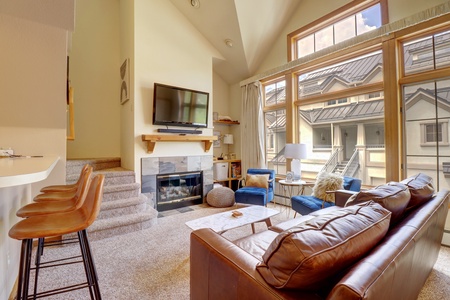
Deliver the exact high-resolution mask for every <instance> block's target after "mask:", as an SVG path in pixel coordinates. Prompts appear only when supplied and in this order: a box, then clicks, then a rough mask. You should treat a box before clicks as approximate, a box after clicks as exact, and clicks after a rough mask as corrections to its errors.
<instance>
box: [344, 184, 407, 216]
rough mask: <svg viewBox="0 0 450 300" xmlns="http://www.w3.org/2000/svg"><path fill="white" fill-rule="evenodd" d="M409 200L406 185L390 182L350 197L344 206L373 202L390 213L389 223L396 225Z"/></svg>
mask: <svg viewBox="0 0 450 300" xmlns="http://www.w3.org/2000/svg"><path fill="white" fill-rule="evenodd" d="M410 198H411V193H410V192H409V189H408V187H407V186H406V185H404V184H403V183H399V182H394V181H392V182H389V183H386V184H383V185H379V186H377V187H375V188H373V189H370V190H364V191H360V192H358V193H356V194H354V195H352V196H351V197H350V198H349V199H348V200H347V203H346V204H345V206H346V207H347V206H350V205H355V204H358V203H362V202H366V201H370V200H373V201H375V202H377V203H379V204H380V205H381V206H383V207H384V208H386V209H387V210H389V211H390V212H392V217H391V222H392V224H396V223H397V222H398V221H399V220H400V219H401V218H402V216H403V213H404V211H405V210H406V207H407V205H408V203H409V200H410Z"/></svg>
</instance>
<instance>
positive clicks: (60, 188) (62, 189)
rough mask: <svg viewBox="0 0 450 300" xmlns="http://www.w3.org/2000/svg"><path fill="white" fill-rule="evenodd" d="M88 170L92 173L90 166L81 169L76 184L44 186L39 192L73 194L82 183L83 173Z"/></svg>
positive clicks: (86, 165)
mask: <svg viewBox="0 0 450 300" xmlns="http://www.w3.org/2000/svg"><path fill="white" fill-rule="evenodd" d="M88 169H90V170H91V171H92V166H90V165H89V164H85V165H84V166H83V168H82V169H81V172H80V176H79V178H78V180H77V182H75V183H73V184H60V185H49V186H45V187H43V188H42V189H41V190H40V192H41V193H55V192H56V193H67V192H69V193H71V192H75V191H76V189H77V187H78V185H80V184H81V183H82V177H83V176H84V173H85V172H87V171H88Z"/></svg>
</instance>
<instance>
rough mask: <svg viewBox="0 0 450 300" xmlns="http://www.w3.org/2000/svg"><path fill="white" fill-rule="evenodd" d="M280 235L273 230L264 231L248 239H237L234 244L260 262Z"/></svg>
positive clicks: (247, 237)
mask: <svg viewBox="0 0 450 300" xmlns="http://www.w3.org/2000/svg"><path fill="white" fill-rule="evenodd" d="M277 235H278V233H277V232H275V231H272V230H264V231H261V232H257V233H255V234H251V235H248V236H246V237H243V238H240V239H237V240H235V241H234V242H233V244H235V245H236V246H238V247H240V248H242V249H244V250H245V252H248V253H250V254H251V255H253V256H254V257H256V258H257V259H259V260H262V256H263V255H264V253H265V252H266V250H267V248H269V246H270V244H271V243H272V242H273V240H274V239H275V238H276V237H277Z"/></svg>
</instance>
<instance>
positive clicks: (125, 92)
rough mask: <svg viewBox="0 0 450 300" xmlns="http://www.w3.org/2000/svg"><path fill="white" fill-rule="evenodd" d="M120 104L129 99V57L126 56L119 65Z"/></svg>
mask: <svg viewBox="0 0 450 300" xmlns="http://www.w3.org/2000/svg"><path fill="white" fill-rule="evenodd" d="M120 81H121V83H120V104H124V103H125V102H127V101H128V100H130V59H129V58H127V59H125V61H124V62H123V63H122V66H120Z"/></svg>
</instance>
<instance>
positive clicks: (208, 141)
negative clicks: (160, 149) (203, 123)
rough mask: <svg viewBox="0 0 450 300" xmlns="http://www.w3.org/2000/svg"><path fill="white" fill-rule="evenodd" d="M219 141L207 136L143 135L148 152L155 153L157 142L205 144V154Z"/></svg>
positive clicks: (214, 137)
mask: <svg viewBox="0 0 450 300" xmlns="http://www.w3.org/2000/svg"><path fill="white" fill-rule="evenodd" d="M216 140H217V136H206V135H194V136H192V135H161V134H143V135H142V141H143V142H147V152H148V153H153V150H155V144H156V142H204V143H205V152H208V151H209V149H211V145H212V144H213V142H214V141H216Z"/></svg>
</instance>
